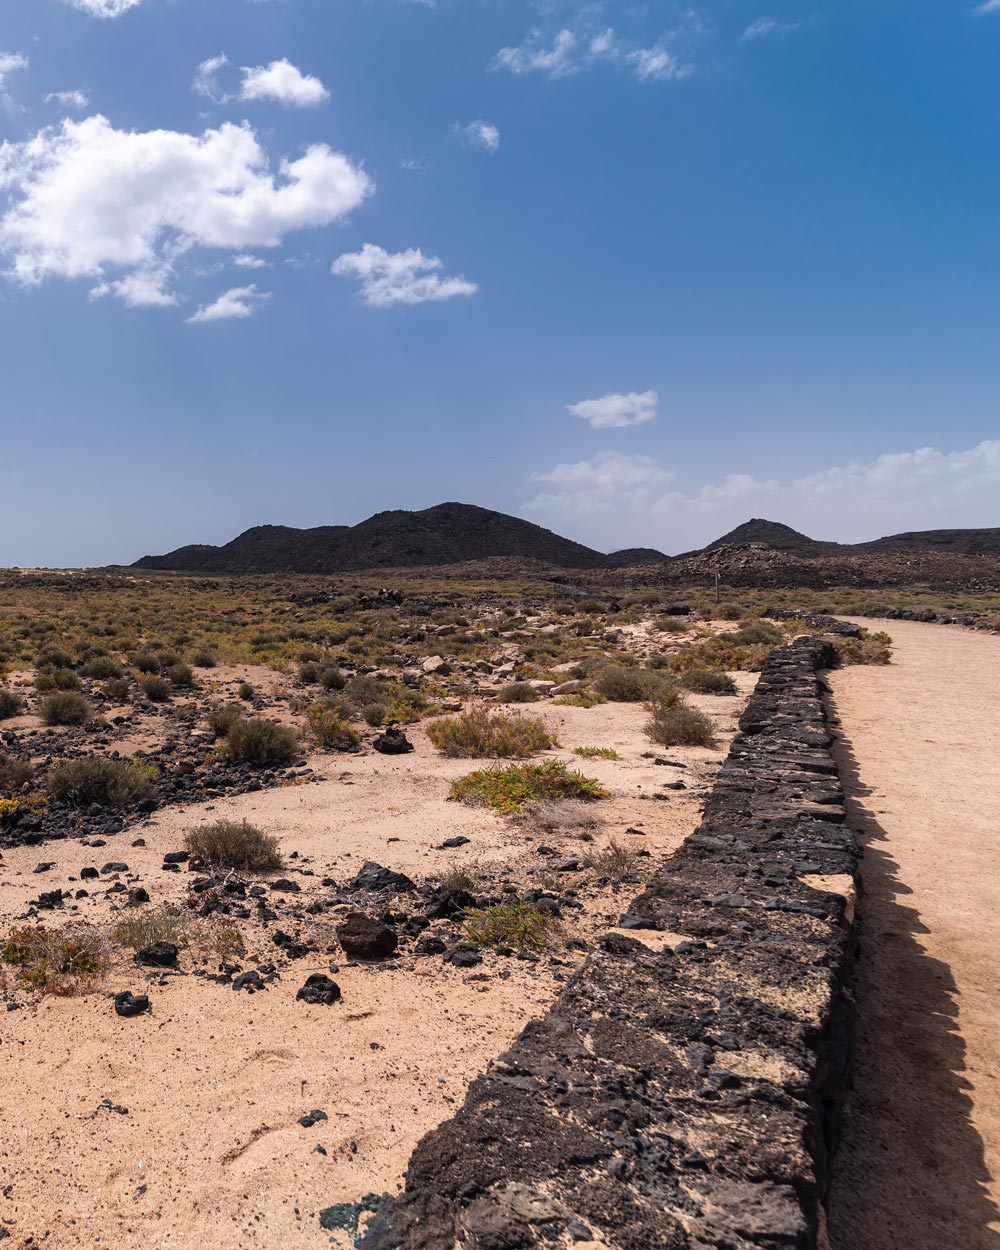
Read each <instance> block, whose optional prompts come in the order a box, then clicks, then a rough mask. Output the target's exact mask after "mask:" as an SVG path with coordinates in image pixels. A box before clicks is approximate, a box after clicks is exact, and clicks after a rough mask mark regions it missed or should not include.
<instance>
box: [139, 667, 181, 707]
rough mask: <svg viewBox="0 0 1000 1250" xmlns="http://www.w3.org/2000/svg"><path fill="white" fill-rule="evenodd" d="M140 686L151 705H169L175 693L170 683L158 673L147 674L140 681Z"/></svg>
mask: <svg viewBox="0 0 1000 1250" xmlns="http://www.w3.org/2000/svg"><path fill="white" fill-rule="evenodd" d="M139 685H140V686H141V687H142V692H143V694H144V695H145V696H146V698H147V699H148V700H149V701H150V703H167V702H169V700H170V696H171V694H172V693H173V690H172V688H171V685H170V682H169V681H167V679H166V678H165V677H160V675H159V674H158V673H147V674H146V676H145V677H141V678H140V679H139Z"/></svg>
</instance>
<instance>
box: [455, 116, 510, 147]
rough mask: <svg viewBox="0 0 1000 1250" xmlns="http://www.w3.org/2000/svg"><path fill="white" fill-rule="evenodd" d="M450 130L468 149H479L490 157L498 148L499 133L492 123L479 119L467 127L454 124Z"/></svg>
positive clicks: (457, 123)
mask: <svg viewBox="0 0 1000 1250" xmlns="http://www.w3.org/2000/svg"><path fill="white" fill-rule="evenodd" d="M452 130H453V131H454V132H455V134H457V135H458V136H459V137H460V138H461V140H462V142H463V143H467V144H468V145H469V147H472V148H479V149H480V150H481V151H483V152H489V153H490V155H492V154H493V153H494V152H495V151H496V150H497V149H498V148H499V147H500V131H499V130H498V129H497V127H496V126H494V125H492V123H490V122H484V121H483V120H482V118H481V117H480V118H477V119H476V120H475V121H474V122H469V124H468V125H467V126H462V125H461V124H460V123H459V122H455V124H454V126H453V127H452Z"/></svg>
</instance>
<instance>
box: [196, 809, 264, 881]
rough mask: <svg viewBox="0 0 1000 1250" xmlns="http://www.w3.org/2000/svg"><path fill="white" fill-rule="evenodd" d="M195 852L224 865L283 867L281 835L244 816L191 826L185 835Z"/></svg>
mask: <svg viewBox="0 0 1000 1250" xmlns="http://www.w3.org/2000/svg"><path fill="white" fill-rule="evenodd" d="M184 844H185V846H186V847H187V849H188V851H190V853H191V854H192V855H195V856H197V857H198V858H199V859H203V860H205V861H206V862H207V863H210V864H218V865H219V866H220V867H223V868H243V869H246V870H248V871H249V870H253V871H258V872H260V871H265V870H269V869H274V868H280V867H281V865H282V862H283V861H282V857H281V850H280V846H279V843H278V839H277V838H275V837H272V836H271V835H270V834H266V833H262V832H261V830H260V829H258V828H257V827H256V826H255V825H251V824H248V823H247V822H246V821H245V820H216V821H213V823H212V824H209V825H202V826H201V828H200V829H192V830H191V832H190V833H189V834H188V835H187V836H186V838H185V839H184Z"/></svg>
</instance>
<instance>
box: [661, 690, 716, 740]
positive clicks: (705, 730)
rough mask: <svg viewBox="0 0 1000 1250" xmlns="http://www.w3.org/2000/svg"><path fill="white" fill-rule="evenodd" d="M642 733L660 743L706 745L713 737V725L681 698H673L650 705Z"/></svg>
mask: <svg viewBox="0 0 1000 1250" xmlns="http://www.w3.org/2000/svg"><path fill="white" fill-rule="evenodd" d="M649 712H650V717H649V720H648V721H647V722H646V733H647V735H648V737H649V738H650V740H651V741H653V742H656V743H658V744H659V745H660V746H661V747H676V746H685V747H707V746H711V744H712V742H713V740H714V738H715V726H714V724H713V723H712V721H711V720H710V719H709V718H708V717H707V716H706V715H705V714H704V712H699V711H697V710H696V709H695V708H693V707H691V705H690V704H689V703H688V702H687V701H686V700H685V699H681V698H673V699H670V700H660V701H658V702H656V703H653V704H651V705H650V708H649Z"/></svg>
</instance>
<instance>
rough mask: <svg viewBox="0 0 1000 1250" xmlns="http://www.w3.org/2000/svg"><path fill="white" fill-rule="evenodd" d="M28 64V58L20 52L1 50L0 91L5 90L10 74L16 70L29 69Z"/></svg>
mask: <svg viewBox="0 0 1000 1250" xmlns="http://www.w3.org/2000/svg"><path fill="white" fill-rule="evenodd" d="M28 64H29V62H28V58H27V57H26V56H22V55H21V53H20V52H0V91H2V90H3V87H4V81H5V80H6V78H7V75H8V74H13V73H14V71H15V70H19V69H27V68H28Z"/></svg>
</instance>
